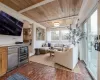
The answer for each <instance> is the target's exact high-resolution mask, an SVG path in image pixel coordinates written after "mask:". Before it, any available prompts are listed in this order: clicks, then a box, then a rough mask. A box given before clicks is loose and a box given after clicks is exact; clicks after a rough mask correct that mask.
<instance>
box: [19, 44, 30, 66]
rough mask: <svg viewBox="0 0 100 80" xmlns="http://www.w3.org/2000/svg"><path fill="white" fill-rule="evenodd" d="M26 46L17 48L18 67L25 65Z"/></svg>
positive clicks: (26, 59)
mask: <svg viewBox="0 0 100 80" xmlns="http://www.w3.org/2000/svg"><path fill="white" fill-rule="evenodd" d="M28 56H29V55H28V46H21V47H19V53H18V62H19V65H21V64H24V63H27V62H28Z"/></svg>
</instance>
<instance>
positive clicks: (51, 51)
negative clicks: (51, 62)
mask: <svg viewBox="0 0 100 80" xmlns="http://www.w3.org/2000/svg"><path fill="white" fill-rule="evenodd" d="M55 51H57V49H48V52H49V53H50V56H52V54H53V55H54V52H55Z"/></svg>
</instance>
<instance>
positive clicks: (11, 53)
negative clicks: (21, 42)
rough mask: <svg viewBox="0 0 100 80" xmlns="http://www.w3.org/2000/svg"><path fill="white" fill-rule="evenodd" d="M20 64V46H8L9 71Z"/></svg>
mask: <svg viewBox="0 0 100 80" xmlns="http://www.w3.org/2000/svg"><path fill="white" fill-rule="evenodd" d="M17 66H18V46H10V47H8V71H10V70H12V69H14V68H15V67H17Z"/></svg>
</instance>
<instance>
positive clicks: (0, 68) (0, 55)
mask: <svg viewBox="0 0 100 80" xmlns="http://www.w3.org/2000/svg"><path fill="white" fill-rule="evenodd" d="M1 74H2V54H0V75H1Z"/></svg>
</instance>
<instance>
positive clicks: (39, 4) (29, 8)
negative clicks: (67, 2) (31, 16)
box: [19, 0, 54, 13]
mask: <svg viewBox="0 0 100 80" xmlns="http://www.w3.org/2000/svg"><path fill="white" fill-rule="evenodd" d="M52 1H54V0H44V1H42V2H40V3H37V4H35V5H32V6H30V7H27V8H25V9H23V10H20V11H19V13H23V12H26V11H28V10H31V9H34V8H36V7H39V6H42V5H45V4H47V3H50V2H52Z"/></svg>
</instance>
